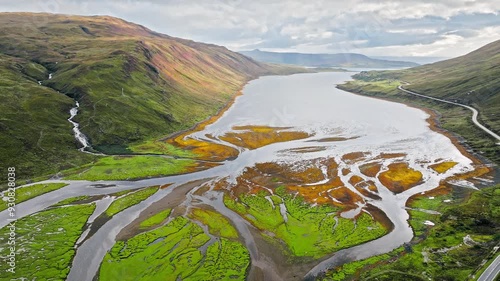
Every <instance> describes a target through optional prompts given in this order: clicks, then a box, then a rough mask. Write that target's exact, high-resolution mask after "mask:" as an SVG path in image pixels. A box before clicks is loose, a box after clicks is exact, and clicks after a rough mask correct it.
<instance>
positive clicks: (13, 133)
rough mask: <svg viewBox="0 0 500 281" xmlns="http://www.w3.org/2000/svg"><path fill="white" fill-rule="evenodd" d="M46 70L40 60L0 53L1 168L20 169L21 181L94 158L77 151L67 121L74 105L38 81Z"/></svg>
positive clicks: (18, 179) (3, 169)
mask: <svg viewBox="0 0 500 281" xmlns="http://www.w3.org/2000/svg"><path fill="white" fill-rule="evenodd" d="M0 42H1V39H0ZM0 49H1V48H0ZM0 53H1V50H0ZM28 69H33V70H29V71H28V72H27V70H28ZM37 71H39V72H37ZM47 72H48V70H46V69H45V67H43V66H42V65H40V64H37V63H35V62H30V61H29V60H25V59H22V58H16V57H12V56H7V55H4V54H0V98H1V99H2V103H1V104H0V130H1V131H2V133H1V134H0V143H2V146H1V147H0V170H2V171H6V170H7V168H8V167H15V168H16V171H17V173H16V179H17V181H18V183H21V180H27V179H33V178H34V177H36V176H40V175H47V174H55V173H57V172H59V171H60V170H63V169H68V168H71V167H75V166H78V165H81V164H84V163H88V162H90V161H91V160H92V159H94V156H91V155H88V154H84V153H81V152H79V151H77V150H76V148H77V146H76V144H75V138H74V136H73V133H72V131H71V128H72V126H71V124H70V123H69V122H68V121H67V120H66V119H67V118H68V117H69V110H70V109H71V107H73V104H74V103H73V101H72V100H71V99H70V98H69V97H67V96H64V95H62V94H60V93H57V92H56V91H55V90H53V89H50V88H46V87H43V86H39V85H38V83H37V82H36V81H37V80H38V79H40V80H41V79H43V78H40V76H46V75H48V74H47ZM6 181H7V179H6V178H4V177H2V178H0V183H4V182H6Z"/></svg>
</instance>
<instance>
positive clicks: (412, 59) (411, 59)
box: [371, 56, 450, 64]
mask: <svg viewBox="0 0 500 281" xmlns="http://www.w3.org/2000/svg"><path fill="white" fill-rule="evenodd" d="M371 58H373V59H379V60H390V61H393V60H397V61H409V62H414V63H418V64H428V63H435V62H438V61H442V60H447V59H450V58H449V57H417V56H403V57H400V56H398V57H395V56H371Z"/></svg>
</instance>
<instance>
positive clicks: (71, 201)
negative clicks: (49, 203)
mask: <svg viewBox="0 0 500 281" xmlns="http://www.w3.org/2000/svg"><path fill="white" fill-rule="evenodd" d="M88 199H90V196H88V195H82V196H76V197H70V198H66V199H64V200H62V201H59V202H58V203H57V204H54V205H53V206H54V207H60V206H64V205H70V204H74V203H78V202H80V201H84V200H88Z"/></svg>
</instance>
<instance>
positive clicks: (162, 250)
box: [99, 217, 250, 281]
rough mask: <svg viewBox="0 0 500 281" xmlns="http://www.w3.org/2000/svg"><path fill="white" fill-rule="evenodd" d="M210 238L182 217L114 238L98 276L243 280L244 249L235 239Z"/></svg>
mask: <svg viewBox="0 0 500 281" xmlns="http://www.w3.org/2000/svg"><path fill="white" fill-rule="evenodd" d="M209 240H210V237H209V236H208V235H207V234H206V233H204V231H203V229H202V228H201V227H200V226H198V225H197V224H195V223H193V222H191V221H189V220H188V219H186V218H184V217H177V218H175V219H173V220H172V221H171V222H169V223H168V224H167V225H165V226H162V227H159V228H156V229H154V230H151V231H148V232H144V233H141V234H138V235H136V236H134V237H132V238H130V239H128V240H126V241H118V242H117V243H116V244H115V245H114V246H113V248H112V249H111V250H110V251H109V252H108V253H107V254H106V256H105V257H104V260H103V262H102V264H101V268H100V272H99V279H100V280H103V281H107V280H117V279H119V280H139V279H140V280H172V281H174V280H179V279H182V280H214V281H215V280H245V275H246V271H247V268H248V266H249V264H250V257H249V254H248V251H247V250H246V249H245V247H244V246H243V245H242V244H240V243H239V242H236V241H232V240H228V239H225V238H221V239H220V240H218V241H216V242H214V243H213V244H211V245H209V246H208V248H207V249H206V251H205V252H202V251H201V250H200V248H201V247H202V246H203V245H205V244H206V243H207V242H208V241H209Z"/></svg>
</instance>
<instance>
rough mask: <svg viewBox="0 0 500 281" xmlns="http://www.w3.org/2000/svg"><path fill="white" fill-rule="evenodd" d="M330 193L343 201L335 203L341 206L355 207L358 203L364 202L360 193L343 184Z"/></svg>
mask: <svg viewBox="0 0 500 281" xmlns="http://www.w3.org/2000/svg"><path fill="white" fill-rule="evenodd" d="M328 194H329V195H330V196H331V197H333V198H335V199H336V200H338V201H339V202H341V203H338V202H334V203H333V204H334V205H336V206H340V207H346V206H348V207H350V208H355V207H356V206H357V204H356V203H359V202H363V198H361V197H360V196H359V195H358V194H356V193H354V192H353V191H352V190H350V189H349V188H347V187H345V186H342V187H339V188H335V189H333V190H330V191H329V192H328Z"/></svg>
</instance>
